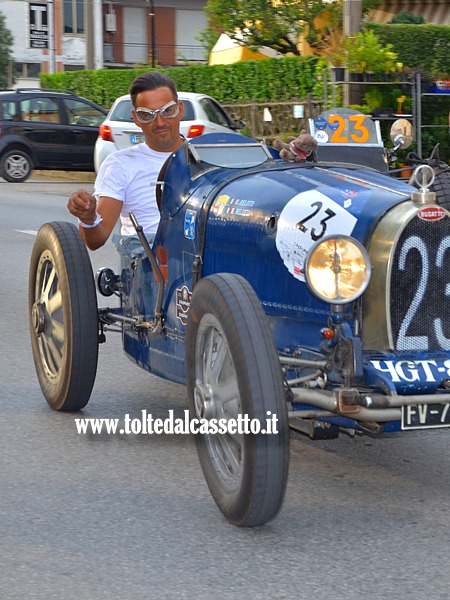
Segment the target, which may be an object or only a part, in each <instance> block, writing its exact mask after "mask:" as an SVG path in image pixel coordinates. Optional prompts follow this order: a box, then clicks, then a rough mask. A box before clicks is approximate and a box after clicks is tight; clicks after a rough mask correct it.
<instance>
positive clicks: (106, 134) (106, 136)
mask: <svg viewBox="0 0 450 600" xmlns="http://www.w3.org/2000/svg"><path fill="white" fill-rule="evenodd" d="M98 133H99V135H100V137H101V138H102V140H104V141H105V142H113V141H114V138H113V134H112V131H111V127H110V126H109V125H100V128H99V131H98Z"/></svg>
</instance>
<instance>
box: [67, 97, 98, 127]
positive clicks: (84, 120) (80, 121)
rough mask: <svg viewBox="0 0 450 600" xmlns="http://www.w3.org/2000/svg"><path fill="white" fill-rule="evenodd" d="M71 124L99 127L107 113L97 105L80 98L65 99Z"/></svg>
mask: <svg viewBox="0 0 450 600" xmlns="http://www.w3.org/2000/svg"><path fill="white" fill-rule="evenodd" d="M64 104H65V106H66V109H67V112H68V118H69V123H70V125H80V127H81V126H84V127H98V126H99V125H100V123H102V122H103V121H104V120H105V115H104V114H103V113H102V112H100V111H99V110H98V109H97V108H95V106H91V105H90V104H88V103H87V102H82V101H80V100H68V99H67V100H64Z"/></svg>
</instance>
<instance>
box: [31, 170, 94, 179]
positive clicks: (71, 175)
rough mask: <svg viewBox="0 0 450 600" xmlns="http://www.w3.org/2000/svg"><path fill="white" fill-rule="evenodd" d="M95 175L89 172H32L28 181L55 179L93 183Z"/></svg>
mask: <svg viewBox="0 0 450 600" xmlns="http://www.w3.org/2000/svg"><path fill="white" fill-rule="evenodd" d="M95 177H96V174H95V173H92V172H89V171H41V170H39V169H37V170H35V171H33V172H32V174H31V177H30V179H37V180H40V179H57V180H64V181H86V182H94V181H95Z"/></svg>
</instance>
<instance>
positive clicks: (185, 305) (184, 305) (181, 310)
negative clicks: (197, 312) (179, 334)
mask: <svg viewBox="0 0 450 600" xmlns="http://www.w3.org/2000/svg"><path fill="white" fill-rule="evenodd" d="M191 299H192V292H191V291H189V289H188V288H187V287H186V286H185V285H183V287H182V288H178V289H177V319H180V321H181V322H182V323H183V325H186V323H187V315H188V312H189V307H190V306H191Z"/></svg>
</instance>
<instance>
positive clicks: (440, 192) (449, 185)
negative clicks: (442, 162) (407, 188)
mask: <svg viewBox="0 0 450 600" xmlns="http://www.w3.org/2000/svg"><path fill="white" fill-rule="evenodd" d="M431 189H432V191H433V192H435V193H436V202H437V203H438V204H440V205H441V206H443V207H444V208H446V209H447V210H450V169H449V170H447V171H444V172H443V173H439V174H438V175H436V179H435V180H434V183H433V185H432V187H431Z"/></svg>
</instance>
